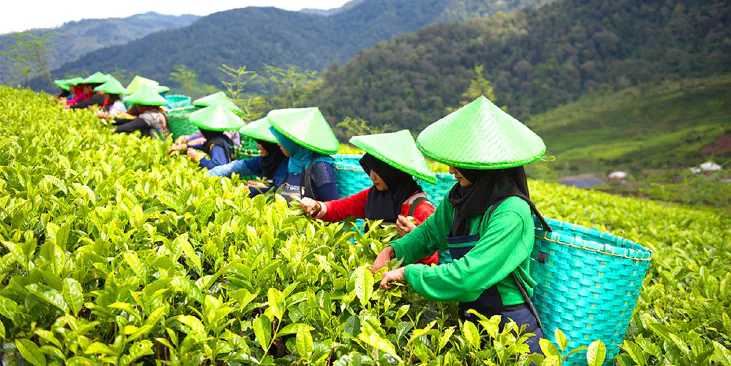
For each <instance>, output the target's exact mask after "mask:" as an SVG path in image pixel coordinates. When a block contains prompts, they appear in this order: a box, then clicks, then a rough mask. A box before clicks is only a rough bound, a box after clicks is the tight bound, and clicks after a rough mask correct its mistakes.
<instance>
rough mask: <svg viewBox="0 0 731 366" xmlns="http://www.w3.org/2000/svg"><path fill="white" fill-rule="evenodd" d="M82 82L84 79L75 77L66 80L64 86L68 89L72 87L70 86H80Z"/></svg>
mask: <svg viewBox="0 0 731 366" xmlns="http://www.w3.org/2000/svg"><path fill="white" fill-rule="evenodd" d="M83 81H84V78H81V77H75V78H73V79H68V80H66V85H67V86H69V87H70V86H72V85H73V86H76V85H79V84H81V83H82V82H83Z"/></svg>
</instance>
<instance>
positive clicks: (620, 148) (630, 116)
mask: <svg viewBox="0 0 731 366" xmlns="http://www.w3.org/2000/svg"><path fill="white" fill-rule="evenodd" d="M729 101H731V75H729V74H724V75H719V76H714V77H711V78H684V79H681V80H677V81H666V82H662V83H647V84H642V85H639V86H636V87H631V88H627V89H624V90H622V91H620V92H616V93H593V94H589V95H587V96H585V97H583V98H581V99H580V100H579V101H577V102H575V103H570V104H566V105H563V106H560V107H558V108H556V109H554V110H551V111H549V112H546V113H542V114H538V115H534V116H531V117H530V118H528V119H526V120H525V123H526V124H527V125H528V126H529V127H530V128H531V129H532V130H533V131H535V132H536V133H537V134H538V135H540V136H541V137H542V138H543V139H544V141H545V142H546V146H547V147H548V153H549V154H550V155H555V156H556V162H555V163H553V164H552V165H553V166H556V167H557V169H558V170H562V171H568V170H569V169H570V168H571V167H576V168H577V171H578V172H583V171H589V172H596V171H601V170H606V169H622V170H642V169H647V168H678V167H682V168H689V167H691V166H694V165H695V166H697V165H699V164H700V163H703V162H704V161H706V160H707V159H708V157H707V155H708V154H709V153H708V152H704V148H706V147H707V146H708V145H709V144H712V143H713V142H714V140H716V139H717V138H718V137H719V136H723V135H728V134H730V133H731V128H729V126H728V121H729V119H731V103H729ZM706 149H707V148H706ZM715 158H716V159H717V160H719V161H720V162H723V161H725V160H728V159H729V158H731V152H729V151H726V152H725V155H724V153H719V154H717V155H716V156H715Z"/></svg>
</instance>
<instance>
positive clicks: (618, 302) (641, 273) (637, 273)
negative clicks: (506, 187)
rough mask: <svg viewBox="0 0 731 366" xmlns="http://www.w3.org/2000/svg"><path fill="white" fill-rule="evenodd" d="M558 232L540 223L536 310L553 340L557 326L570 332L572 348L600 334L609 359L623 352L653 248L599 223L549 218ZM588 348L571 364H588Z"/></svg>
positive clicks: (535, 274) (535, 249)
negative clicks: (541, 258) (590, 225)
mask: <svg viewBox="0 0 731 366" xmlns="http://www.w3.org/2000/svg"><path fill="white" fill-rule="evenodd" d="M546 221H547V222H548V224H549V225H550V226H551V229H552V230H553V232H546V231H544V230H542V229H536V241H535V244H534V247H533V255H532V258H539V256H542V254H541V253H544V254H545V258H546V261H545V263H538V262H537V261H536V260H535V259H534V260H532V261H531V275H532V277H533V278H534V279H535V280H536V281H537V282H538V285H537V287H536V289H535V293H534V296H533V299H534V304H535V306H536V310H537V312H538V315H539V316H540V318H541V320H542V321H543V325H544V328H545V329H544V333H545V334H546V336H547V337H548V338H549V339H550V340H551V341H554V342H555V341H556V340H555V339H554V337H553V335H554V332H555V330H556V328H560V329H561V331H562V332H563V333H564V334H565V335H566V336H567V337H568V338H569V348H570V349H573V348H577V347H580V346H588V345H589V344H590V343H591V342H593V341H594V340H597V339H601V340H602V341H603V342H604V344H605V345H606V347H607V358H606V359H607V360H611V359H612V358H613V357H614V356H615V355H616V354H617V353H618V352H619V345H620V344H622V342H623V340H624V336H625V333H626V332H627V326H628V325H629V322H630V319H631V318H632V313H633V311H634V309H635V305H636V304H637V298H638V297H639V293H640V290H641V289H642V281H643V279H644V278H645V274H646V273H647V270H648V268H649V267H650V261H651V259H652V251H650V250H649V249H646V248H644V247H643V246H641V245H639V244H636V243H634V242H632V241H629V240H627V239H624V238H621V237H618V236H614V235H612V234H607V233H603V232H601V231H598V230H596V229H590V228H586V227H583V226H579V225H575V224H570V223H566V222H562V221H558V220H553V219H546ZM585 354H586V353H585V352H579V353H577V354H575V355H574V356H572V357H571V358H570V359H569V360H568V361H569V362H568V363H567V364H569V365H580V364H586V356H585Z"/></svg>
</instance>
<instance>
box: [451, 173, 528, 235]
mask: <svg viewBox="0 0 731 366" xmlns="http://www.w3.org/2000/svg"><path fill="white" fill-rule="evenodd" d="M457 170H458V171H459V172H460V174H462V176H463V177H465V178H466V179H467V180H469V181H470V182H472V185H470V186H468V187H462V186H461V185H459V183H457V184H455V186H454V187H453V188H452V190H451V191H450V192H449V197H448V200H449V203H450V204H451V205H452V206H453V207H454V208H455V212H454V219H453V220H452V231H451V233H450V236H452V237H458V236H466V235H469V234H470V225H469V219H470V218H472V217H475V216H482V215H484V214H485V212H486V211H487V209H488V208H489V207H490V206H492V205H493V204H495V203H496V202H498V201H500V200H502V199H504V198H507V197H511V196H516V195H522V196H525V197H526V198H528V199H530V192H529V191H528V180H527V179H526V176H525V169H524V168H523V167H517V168H510V169H502V170H472V169H457ZM496 188H497V189H496Z"/></svg>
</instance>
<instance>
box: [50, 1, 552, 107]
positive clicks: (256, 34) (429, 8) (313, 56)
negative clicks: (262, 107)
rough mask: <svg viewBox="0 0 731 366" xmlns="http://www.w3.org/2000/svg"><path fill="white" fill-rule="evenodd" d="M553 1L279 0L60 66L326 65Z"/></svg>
mask: <svg viewBox="0 0 731 366" xmlns="http://www.w3.org/2000/svg"><path fill="white" fill-rule="evenodd" d="M551 1H552V0H511V1H497V2H490V4H487V5H485V3H486V2H485V1H484V0H369V1H366V2H364V3H362V4H357V3H354V4H351V5H350V6H348V7H345V8H344V9H343V10H342V11H340V12H338V13H337V14H334V15H331V16H327V17H324V16H317V15H311V14H306V13H300V12H291V11H285V10H281V9H276V8H272V7H269V8H261V7H249V8H244V9H233V10H229V11H224V12H219V13H215V14H211V15H209V16H206V17H203V18H201V19H200V20H199V21H197V22H195V23H194V24H192V25H191V26H189V27H186V28H185V29H175V30H168V31H165V32H157V33H154V34H150V35H148V36H147V37H144V39H137V40H134V41H131V42H129V43H126V44H124V45H117V46H112V47H109V48H106V49H103V50H97V51H94V52H90V53H88V54H86V55H85V56H84V57H83V59H79V60H77V61H74V62H70V63H67V64H65V65H63V66H62V67H60V68H59V69H58V71H59V73H60V74H66V73H78V72H79V70H81V69H84V68H87V69H92V70H111V69H113V68H114V67H115V66H119V67H121V68H125V69H129V70H132V71H133V72H135V73H136V74H140V75H144V76H146V77H149V78H152V79H155V80H158V81H160V82H163V83H166V82H167V81H168V80H167V77H168V76H169V75H168V74H169V72H170V70H172V69H173V67H174V66H175V65H177V64H181V63H182V64H185V65H188V67H190V68H191V69H193V70H196V71H197V72H198V74H199V76H200V80H201V82H203V83H206V84H210V85H217V84H218V81H219V80H220V79H221V74H220V72H219V70H218V67H219V65H221V64H228V65H231V64H239V65H249V66H250V67H252V69H253V70H255V71H258V72H264V68H263V65H265V64H266V65H274V66H278V67H283V66H284V65H295V66H298V67H300V68H301V69H302V70H317V71H321V70H323V69H325V68H326V67H327V66H328V65H330V64H331V63H333V62H339V63H344V62H346V61H347V60H349V59H350V58H352V57H353V56H355V55H357V54H358V52H360V51H361V50H363V49H366V48H369V47H372V46H374V45H375V44H376V43H378V42H380V41H384V40H389V39H391V38H393V37H395V36H397V35H400V34H403V33H407V32H414V31H417V30H419V29H421V28H423V27H424V26H427V25H429V24H434V23H437V22H443V21H458V20H464V19H470V18H474V17H480V16H485V15H489V14H493V13H494V12H497V11H504V12H511V11H515V10H517V9H520V8H523V7H532V6H536V5H538V4H543V3H548V2H551ZM463 4H466V5H467V7H464V6H462V5H463ZM452 6H460V10H459V11H458V12H456V13H454V12H450V9H451V8H452ZM447 13H450V14H447ZM230 35H235V36H230ZM150 50H153V51H150ZM140 60H145V62H140ZM39 85H40V84H39ZM460 92H461V91H460ZM455 104H456V103H455ZM354 116H355V115H354ZM359 117H365V116H359ZM342 118H344V115H343V116H342V117H341V118H340V119H342ZM366 119H368V118H366ZM369 120H372V119H369Z"/></svg>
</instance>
